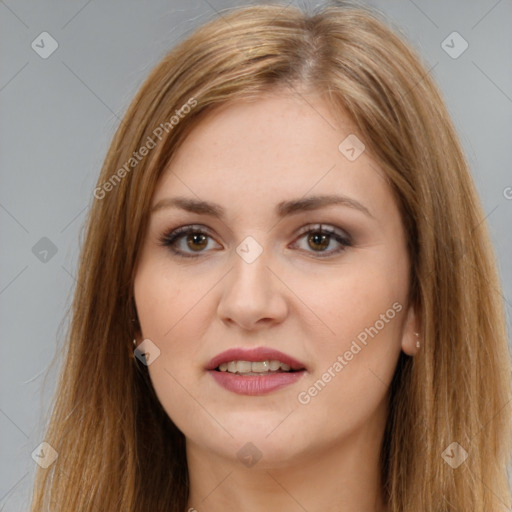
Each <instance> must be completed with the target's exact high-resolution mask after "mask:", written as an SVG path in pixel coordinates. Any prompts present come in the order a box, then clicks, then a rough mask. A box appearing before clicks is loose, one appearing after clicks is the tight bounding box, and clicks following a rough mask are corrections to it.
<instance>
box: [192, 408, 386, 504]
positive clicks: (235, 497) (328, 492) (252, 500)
mask: <svg viewBox="0 0 512 512" xmlns="http://www.w3.org/2000/svg"><path fill="white" fill-rule="evenodd" d="M384 418H385V416H384ZM383 432H384V423H383V422H382V421H381V422H377V423H376V422H372V421H369V422H367V423H366V424H365V425H364V426H361V427H360V428H358V429H357V430H356V431H355V432H353V433H351V435H349V436H347V437H345V438H344V439H343V441H342V442H340V443H337V444H336V446H331V445H330V446H325V447H324V448H323V449H320V450H319V449H318V448H316V449H315V451H314V452H313V453H308V454H303V455H301V456H296V457H293V459H292V458H290V459H289V460H288V461H287V462H286V463H283V462H280V463H279V464H278V465H277V464H265V463H264V459H261V460H260V461H259V462H258V463H256V464H255V465H254V466H252V467H250V468H248V467H244V466H243V465H242V464H240V463H239V462H238V461H233V460H230V459H226V458H223V457H222V456H219V455H217V454H212V452H210V451H207V450H204V449H202V448H201V447H199V446H197V445H195V444H193V443H192V442H190V441H189V440H187V460H188V466H189V474H190V493H189V501H188V506H187V509H186V510H187V511H188V510H191V511H194V510H197V512H202V511H203V510H208V512H221V511H222V512H224V511H225V510H244V512H262V511H266V510H269V507H270V508H271V509H272V510H280V511H283V512H291V511H294V512H295V511H304V510H307V511H308V512H317V511H318V512H320V511H322V512H328V511H333V512H334V511H337V512H340V511H343V512H385V511H386V508H385V506H384V502H383V497H382V482H381V475H380V460H379V455H380V448H381V444H382V436H383Z"/></svg>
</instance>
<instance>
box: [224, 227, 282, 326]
mask: <svg viewBox="0 0 512 512" xmlns="http://www.w3.org/2000/svg"><path fill="white" fill-rule="evenodd" d="M271 256H272V254H271V250H270V249H268V248H264V247H263V246H262V245H261V244H259V243H258V242H257V241H256V239H255V238H253V237H246V238H245V239H244V240H243V241H242V242H241V243H240V244H239V245H238V246H237V247H236V254H233V268H232V270H231V272H229V275H228V276H226V280H225V283H224V288H223V290H222V296H221V299H220V303H219V307H218V314H219V316H220V317H221V318H223V319H224V320H226V319H230V320H232V321H234V322H236V323H238V324H240V325H243V326H244V327H246V328H249V327H250V326H251V325H252V324H254V323H256V322H258V321H259V320H261V319H267V320H268V319H278V318H279V317H282V315H283V314H285V310H286V306H285V301H284V298H283V297H282V296H281V291H280V289H279V283H278V280H276V278H275V276H274V275H273V273H272V272H271V270H270V269H269V268H268V267H271V266H272V257H271Z"/></svg>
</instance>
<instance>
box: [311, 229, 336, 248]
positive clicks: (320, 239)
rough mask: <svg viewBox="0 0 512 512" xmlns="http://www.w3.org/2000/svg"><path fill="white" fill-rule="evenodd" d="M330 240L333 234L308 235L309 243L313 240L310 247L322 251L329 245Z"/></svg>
mask: <svg viewBox="0 0 512 512" xmlns="http://www.w3.org/2000/svg"><path fill="white" fill-rule="evenodd" d="M330 241H331V236H330V235H325V234H323V233H313V234H311V235H310V236H309V237H308V243H309V242H311V244H310V247H311V248H312V249H319V250H321V251H323V250H324V249H326V248H327V247H329V242H330Z"/></svg>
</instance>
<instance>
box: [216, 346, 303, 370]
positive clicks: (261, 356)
mask: <svg viewBox="0 0 512 512" xmlns="http://www.w3.org/2000/svg"><path fill="white" fill-rule="evenodd" d="M272 360H276V361H281V362H282V363H285V364H287V365H289V366H290V368H291V369H292V370H304V369H306V367H305V365H304V364H303V363H301V362H300V361H297V359H294V358H293V357H291V356H289V355H287V354H284V353H283V352H279V350H274V349H273V348H269V347H257V348H231V349H229V350H226V351H225V352H222V353H220V354H218V355H216V356H215V357H214V358H213V359H212V360H211V361H210V362H209V363H208V365H207V366H206V369H207V370H215V368H217V367H218V366H219V365H221V364H222V363H229V362H230V361H252V362H255V361H272Z"/></svg>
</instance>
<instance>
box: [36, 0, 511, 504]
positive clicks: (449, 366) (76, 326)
mask: <svg viewBox="0 0 512 512" xmlns="http://www.w3.org/2000/svg"><path fill="white" fill-rule="evenodd" d="M276 87H285V88H287V89H288V90H289V91H290V93H292V94H293V93H297V94H299V92H298V91H299V90H308V91H314V92H319V93H321V94H323V95H324V97H325V98H326V100H327V101H329V102H330V104H331V105H332V107H333V111H334V112H344V113H346V114H348V115H349V116H350V118H351V120H352V121H353V122H354V123H355V126H356V127H357V129H358V137H359V138H361V139H362V140H363V142H364V144H365V145H366V148H367V149H366V150H367V151H368V152H369V154H371V156H372V157H373V158H374V159H375V161H376V162H377V163H378V164H379V166H380V167H381V168H382V169H383V171H384V172H385V174H386V175H387V178H388V180H389V183H390V184H391V186H392V187H393V190H394V192H395V194H396V198H397V201H398V204H399V206H400V209H401V213H402V219H403V223H404V226H405V229H406V232H407V236H408V242H409V246H408V249H409V252H410V258H411V262H412V267H411V283H410V284H411V286H410V293H411V300H412V301H413V303H414V304H416V305H417V308H418V309H417V311H418V314H419V317H420V318H421V334H420V335H421V338H422V341H423V344H422V350H421V351H420V352H419V354H418V355H417V356H415V357H409V356H407V355H405V354H404V353H402V354H401V356H400V359H399V362H398V365H397V368H396V372H395V375H394V379H393V382H392V385H391V388H390V409H389V415H388V420H387V425H386V432H385V438H384V443H383V446H382V453H381V461H382V481H383V483H384V486H383V489H382V492H383V496H384V498H385V502H386V503H387V504H388V509H389V512H405V511H408V512H419V511H421V512H446V511H459V512H462V511H463V512H469V511H471V512H489V511H498V510H508V509H510V507H512V499H511V495H510V486H509V483H508V481H507V465H508V463H509V459H510V454H511V448H512V447H511V440H510V438H511V409H510V399H511V364H510V361H511V358H510V352H509V348H508V345H507V333H506V327H505V319H504V308H503V302H502V297H501V293H500V282H499V278H498V275H497V269H496V266H495V263H494V254H493V250H492V247H491V244H490V241H489V236H488V233H487V228H486V224H485V222H483V219H484V217H485V216H484V213H483V211H482V208H481V206H480V203H479V199H478V196H477V193H476V191H475V187H474V185H473V182H472V179H471V175H470V171H469V169H468V164H467V162H466V159H465V157H464V154H463V151H462V148H461V144H460V142H459V140H458V137H457V134H456V132H455V129H454V126H453V124H452V121H451V120H450V117H449V115H448V113H447V110H446V108H445V106H444V103H443V100H442V97H441V95H440V93H439V91H438V88H437V87H436V85H435V84H434V82H433V80H432V79H431V77H430V76H429V73H428V72H427V69H426V68H425V66H424V65H423V64H422V62H421V59H420V57H419V56H418V55H417V54H416V53H415V52H414V51H413V50H412V49H411V47H410V44H408V43H407V42H406V41H405V40H404V38H403V37H401V36H400V35H399V34H398V33H397V31H396V30H393V29H392V28H390V27H389V22H388V21H387V20H386V19H385V18H384V17H383V16H381V15H380V14H379V13H378V12H377V11H375V10H373V9H370V8H366V7H363V6H361V5H357V4H352V3H346V2H343V3H339V4H338V5H331V6H324V7H322V8H318V9H317V10H316V11H315V12H313V13H306V12H303V11H302V10H300V9H298V8H295V7H286V8H285V7H284V6H279V5H263V6H251V7H244V8H237V9H234V10H232V11H230V12H228V13H224V14H223V15H222V16H221V17H218V18H217V19H215V20H212V21H210V22H208V23H207V24H205V25H203V26H201V27H200V28H199V29H197V30H196V31H195V32H194V33H193V34H192V35H190V36H189V37H188V38H187V39H186V40H184V41H183V42H181V43H180V44H178V45H177V46H176V47H175V48H174V49H173V50H172V51H170V53H168V54H167V55H166V56H165V58H164V59H163V60H162V61H161V62H160V63H159V64H158V66H157V67H156V68H155V69H154V70H153V71H152V72H151V74H150V75H149V77H148V78H147V80H146V81H145V83H144V84H143V86H142V87H141V89H140V90H139V92H138V93H137V95H136V97H135V99H134V100H133V102H132V104H131V105H130V107H129V109H128V111H127V112H126V115H125V116H124V119H123V122H122V123H121V125H120V126H119V128H118V130H117V132H116V134H115V137H114V139H113V141H112V144H111V146H110V149H109V151H108V154H107V157H106V159H105V162H104V165H103V168H102V171H101V175H100V177H99V180H98V187H100V186H102V185H103V184H105V183H106V182H107V181H109V180H111V179H112V176H113V175H114V174H116V173H117V175H118V176H119V169H121V168H123V166H125V165H126V162H129V161H130V158H132V157H133V153H134V152H137V151H138V149H139V148H141V146H143V145H144V144H146V142H147V140H148V137H150V138H152V139H155V135H154V132H155V129H156V128H157V127H158V126H162V125H163V126H167V125H165V123H168V124H169V119H170V118H171V117H172V116H173V115H174V113H175V110H176V109H178V108H180V107H181V106H182V105H185V104H187V102H189V100H190V99H191V98H192V99H194V100H195V101H196V102H197V103H194V106H193V108H191V109H190V111H189V112H188V113H187V114H186V115H184V116H183V117H182V118H180V120H179V122H178V123H176V124H173V125H172V129H171V128H169V129H168V130H163V132H162V137H161V140H160V139H158V141H156V139H155V142H156V145H155V147H154V148H152V149H151V150H150V151H149V152H148V154H147V156H145V157H144V158H141V160H140V161H138V163H137V165H136V167H134V168H133V169H131V168H130V169H128V171H127V172H126V173H121V174H123V176H122V179H119V180H116V182H115V184H113V186H111V187H108V189H109V190H108V191H107V192H106V193H105V194H103V193H102V194H101V195H102V197H101V198H99V197H94V198H93V202H92V206H91V208H90V211H89V214H88V219H87V224H86V236H85V240H84V244H83V248H82V252H81V257H80V264H79V271H78V286H77V287H76V290H75V295H74V300H73V305H72V319H71V320H72V321H71V325H70V328H69V331H68V333H67V337H66V344H65V346H64V350H63V352H62V354H61V355H62V361H63V365H62V369H61V373H60V376H59V381H58V388H57V393H56V395H55V398H54V401H53V402H52V409H51V417H50V421H49V424H48V429H47V432H46V436H45V441H46V442H48V443H49V444H50V445H52V446H53V448H54V449H55V450H56V451H57V452H58V454H59V456H58V458H57V460H56V461H55V462H54V463H53V464H52V465H51V466H50V467H49V468H48V469H42V468H38V472H37V474H36V481H35V486H34V493H33V501H32V508H31V510H32V512H49V511H52V512H69V511H71V510H73V511H80V512H86V511H87V512H89V511H90V512H93V511H96V512H97V511H100V510H101V511H112V512H114V511H116V512H117V511H119V510H122V511H123V512H135V511H139V512H140V511H154V512H157V511H162V512H163V511H165V512H169V511H174V512H178V511H179V512H183V510H185V507H186V505H187V497H188V470H187V461H186V456H185V450H184V436H183V434H182V433H181V432H180V431H179V430H178V429H177V428H176V427H175V426H174V424H173V423H172V421H171V420H170V418H169V417H168V416H167V414H166V412H165V411H164V410H163V408H162V406H161V404H160V403H159V401H158V399H157V397H156V395H155V392H154V390H153V388H152V385H151V382H150V380H149V375H148V371H147V367H145V366H144V365H142V364H139V363H138V362H137V359H136V358H134V355H133V350H132V348H133V347H132V339H133V338H134V335H135V333H136V331H137V324H136V322H133V321H132V317H133V315H134V309H133V277H134V275H133V273H134V268H135V264H136V261H137V257H138V254H139V250H140V248H141V242H142V240H143V238H144V234H145V230H146V226H147V221H148V212H149V206H150V202H151V198H152V195H153V191H154V189H155V186H156V183H157V181H158V178H159V176H160V175H161V173H162V171H163V170H164V168H165V167H166V166H167V164H168V162H169V159H170V158H171V157H172V156H173V154H174V153H175V152H176V149H177V148H178V147H179V145H180V144H181V143H182V142H183V140H184V139H185V137H186V136H187V134H188V133H190V131H191V130H192V129H193V128H194V127H195V126H197V124H198V123H200V122H201V119H203V118H204V117H205V116H206V115H208V113H209V112H211V111H212V110H213V109H215V108H216V107H218V106H220V105H223V104H226V103H227V102H230V101H234V100H237V99H248V98H251V99H257V98H258V97H261V95H263V94H265V93H266V92H268V91H271V90H273V89H274V88H276ZM189 104H190V103H189ZM340 142H341V141H340ZM125 170H126V167H125ZM97 196H99V194H97ZM454 442H457V443H458V444H459V445H460V446H461V447H462V448H463V449H464V450H466V451H467V453H468V457H467V459H466V460H465V461H464V462H463V463H462V464H461V465H460V466H459V467H457V468H453V467H452V466H451V465H450V464H448V463H447V462H445V458H446V457H445V458H443V457H442V454H443V453H445V450H446V449H447V448H448V447H450V445H451V444H452V443H454ZM453 446H454V445H452V446H451V448H448V453H450V454H452V453H453V452H450V450H452V449H453Z"/></svg>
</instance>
